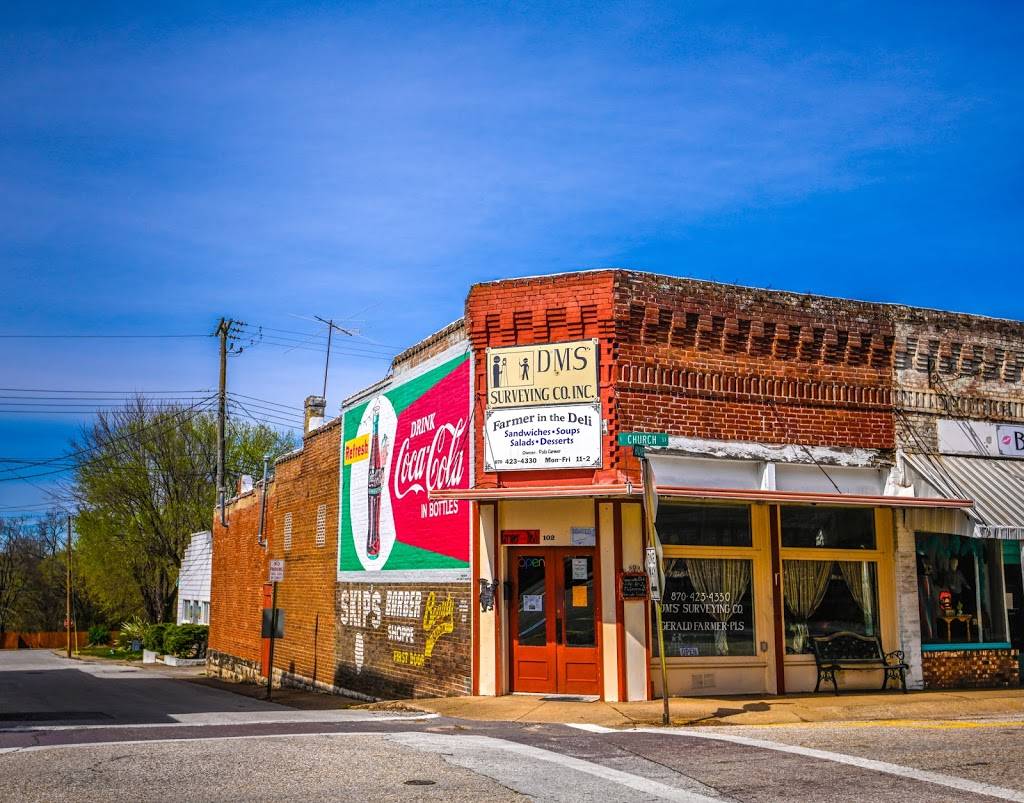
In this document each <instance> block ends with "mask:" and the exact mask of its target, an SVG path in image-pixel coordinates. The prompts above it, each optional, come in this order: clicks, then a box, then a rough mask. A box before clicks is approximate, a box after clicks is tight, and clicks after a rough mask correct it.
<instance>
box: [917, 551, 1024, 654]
mask: <svg viewBox="0 0 1024 803" xmlns="http://www.w3.org/2000/svg"><path fill="white" fill-rule="evenodd" d="M915 545H916V552H917V556H916V557H917V601H918V607H919V610H920V616H921V642H922V643H923V644H950V643H956V644H961V645H962V644H970V643H972V642H973V643H984V644H992V643H1003V642H1006V641H1007V640H1008V639H1007V633H1006V619H1007V616H1006V604H1007V598H1006V594H1005V592H1004V587H1003V586H1004V577H1003V560H1002V557H1003V556H1002V544H1001V543H1000V542H999V541H996V540H994V539H985V538H967V537H964V536H959V535H946V534H941V533H917V534H916V535H915Z"/></svg>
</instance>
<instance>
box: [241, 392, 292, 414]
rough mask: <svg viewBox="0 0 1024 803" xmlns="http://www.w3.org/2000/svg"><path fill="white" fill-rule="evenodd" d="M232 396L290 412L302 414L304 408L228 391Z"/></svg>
mask: <svg viewBox="0 0 1024 803" xmlns="http://www.w3.org/2000/svg"><path fill="white" fill-rule="evenodd" d="M228 394H229V395H231V396H238V397H239V398H241V399H251V400H252V401H258V402H263V403H264V404H271V405H274V406H275V407H285V408H287V409H289V410H298V411H299V412H302V410H303V408H302V407H299V406H298V405H295V404H282V403H281V402H275V401H270V399H261V398H260V397H259V396H246V395H245V394H244V393H235V392H234V391H228Z"/></svg>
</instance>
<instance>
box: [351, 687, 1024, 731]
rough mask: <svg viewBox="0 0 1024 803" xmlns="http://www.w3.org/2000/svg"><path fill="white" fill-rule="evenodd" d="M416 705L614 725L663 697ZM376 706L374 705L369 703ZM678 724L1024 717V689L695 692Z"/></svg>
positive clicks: (680, 705) (448, 700) (643, 721)
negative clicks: (636, 700) (774, 693)
mask: <svg viewBox="0 0 1024 803" xmlns="http://www.w3.org/2000/svg"><path fill="white" fill-rule="evenodd" d="M407 704H408V705H409V707H411V708H418V709H422V710H424V711H431V712H434V713H438V714H441V715H443V716H450V717H459V718H462V719H472V720H493V721H516V722H563V723H588V724H592V725H603V726H605V727H609V728H628V727H632V726H634V725H660V724H661V712H662V703H661V700H652V701H649V702H643V703H606V702H593V703H586V702H571V701H565V700H541V698H540V696H533V695H519V694H513V695H507V696H504V697H442V698H433V699H427V700H409V701H407ZM371 707H372V706H371ZM669 710H670V714H671V718H672V724H673V725H677V726H690V727H693V726H696V725H786V724H798V723H807V722H849V721H876V722H877V721H891V720H903V721H906V720H923V721H927V720H938V719H943V720H945V719H970V718H974V717H977V718H986V719H991V718H993V717H1007V718H1009V719H1014V720H1017V719H1022V718H1024V689H1020V688H1017V689H977V690H975V689H963V690H954V691H926V692H910V693H909V694H903V693H901V692H876V693H866V694H842V695H839V696H838V697H837V696H835V695H833V694H792V695H786V696H784V697H755V696H745V697H689V698H673V699H672V700H671V701H670V709H669Z"/></svg>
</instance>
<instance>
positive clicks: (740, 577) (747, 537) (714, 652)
mask: <svg viewBox="0 0 1024 803" xmlns="http://www.w3.org/2000/svg"><path fill="white" fill-rule="evenodd" d="M657 529H658V535H659V537H660V538H661V542H662V545H663V547H664V553H665V589H664V594H663V597H662V599H663V604H662V627H663V631H664V636H665V655H666V657H668V658H697V657H709V656H713V657H725V656H752V655H755V654H756V650H757V647H756V640H755V626H754V622H755V619H754V597H755V593H754V577H755V571H754V563H755V561H754V557H755V555H754V549H753V537H752V532H751V514H750V507H749V506H746V505H722V506H705V505H687V504H671V503H665V502H662V503H661V504H660V505H659V508H658V520H657ZM652 626H654V623H653V620H652ZM653 646H654V654H655V655H657V654H658V646H657V639H655V640H654V645H653Z"/></svg>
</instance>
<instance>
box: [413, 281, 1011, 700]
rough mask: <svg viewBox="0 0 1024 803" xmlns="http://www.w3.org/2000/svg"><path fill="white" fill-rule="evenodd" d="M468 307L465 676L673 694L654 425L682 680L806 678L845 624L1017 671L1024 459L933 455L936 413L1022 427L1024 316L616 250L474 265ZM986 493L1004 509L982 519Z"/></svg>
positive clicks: (489, 686)
mask: <svg viewBox="0 0 1024 803" xmlns="http://www.w3.org/2000/svg"><path fill="white" fill-rule="evenodd" d="M465 325H466V330H467V332H468V336H469V338H470V342H471V344H472V348H473V359H474V371H473V416H474V424H475V431H476V434H477V439H476V446H477V448H476V449H475V452H474V455H475V459H474V466H473V468H474V477H473V483H472V486H471V487H470V488H468V489H466V490H462V489H449V490H435V491H432V492H431V497H432V498H434V499H459V500H469V501H472V502H473V503H474V506H475V510H474V516H473V549H472V569H473V577H474V583H473V587H472V593H473V605H472V609H473V611H474V612H475V614H476V617H475V619H474V621H473V639H472V642H473V691H474V692H476V693H479V694H485V695H487V694H506V693H510V692H536V693H563V694H579V695H597V696H600V697H602V698H604V699H606V700H643V699H648V698H650V697H652V696H659V695H660V694H661V688H660V683H661V681H660V672H659V671H658V669H657V667H658V657H657V638H656V637H655V636H656V634H654V633H652V627H654V624H653V622H652V616H651V608H650V603H649V602H648V601H647V600H646V599H645V598H644V596H643V594H642V584H643V581H642V579H641V581H640V586H639V589H640V592H641V593H637V591H638V586H637V585H636V582H635V581H636V578H638V577H641V578H642V572H643V568H642V566H643V564H644V545H645V542H644V520H643V519H644V512H643V504H642V488H643V482H642V477H641V468H640V463H639V461H638V459H637V458H636V457H634V455H633V450H632V448H631V447H630V446H624V445H619V436H620V434H624V433H637V432H639V433H652V434H655V435H656V437H654V438H649V439H648V440H649V441H652V442H656V443H658V444H659V445H657V446H649V447H647V456H648V458H649V461H650V466H651V468H652V470H653V477H654V482H655V484H656V492H657V514H656V515H657V521H656V526H657V530H658V533H659V535H660V538H661V541H662V543H663V545H664V559H665V574H666V577H665V588H664V589H663V599H664V621H663V629H664V642H665V650H666V658H667V663H668V667H669V669H668V684H669V693H670V694H673V695H693V694H723V693H769V694H774V693H785V692H803V691H809V690H812V689H813V688H814V686H815V681H816V677H817V673H816V671H815V665H814V661H813V656H812V655H811V653H810V638H811V637H812V636H816V635H824V634H828V633H832V632H836V631H853V632H856V633H859V634H862V635H867V636H877V637H879V639H880V640H881V644H882V647H883V649H884V650H885V651H886V652H889V651H893V650H902V651H904V652H905V653H906V654H907V655H908V657H909V661H910V663H911V672H910V678H909V680H910V684H911V686H912V687H921V686H922V685H923V684H924V683H926V682H927V683H928V685H930V686H934V685H942V684H943V682H945V683H947V685H1000V684H1002V685H1010V684H1012V683H1017V682H1019V671H1018V670H1017V661H1018V655H1019V653H1018V648H1019V646H1020V644H1019V639H1020V636H1021V633H1020V627H1021V624H1020V619H1019V613H1018V612H1017V610H1018V609H1016V608H1014V607H1013V606H1019V605H1020V577H1021V574H1020V558H1019V550H1018V549H1017V543H1018V542H1017V540H1016V539H1019V538H1020V537H1021V532H1022V531H1021V530H1020V527H1021V524H1022V523H1024V509H1022V506H1021V501H1020V500H1021V498H1022V496H1024V478H1022V475H1021V472H1020V469H1021V468H1022V467H1024V463H1021V462H1017V461H1015V460H1014V458H1013V457H1012V456H1007V455H1002V456H997V455H998V452H997V451H996V453H995V454H993V453H992V451H993V449H994V448H995V447H993V448H992V449H990V450H989V453H986V454H981V453H977V452H976V451H971V452H970V456H966V455H965V456H964V457H962V458H960V459H961V461H964V460H966V461H968V465H967V468H962V469H961V471H960V474H961V475H962V476H960V480H959V481H950V480H949V477H948V474H949V472H950V471H951V470H952V469H951V468H950V467H949V466H948V465H947V466H946V467H945V468H938V469H936V468H932V470H931V472H930V473H928V472H922V474H918V473H915V470H916V468H917V467H929V466H931V464H932V463H933V462H934V461H936V460H938V459H939V458H938V448H939V444H938V443H937V442H936V438H935V435H934V432H932V434H931V435H930V436H929V435H927V434H925V435H919V434H918V433H917V430H920V429H921V428H922V427H924V429H925V430H927V429H928V427H931V429H932V430H934V429H935V428H936V427H941V426H943V424H942V421H937V419H940V418H942V419H943V420H945V419H950V420H955V423H954V424H951V425H950V424H948V422H947V424H946V425H945V426H947V427H948V426H953V427H955V428H956V430H957V431H960V429H961V427H960V423H963V422H962V419H963V418H964V417H965V416H969V415H974V414H976V415H978V416H979V420H978V421H974V422H973V424H972V423H971V422H968V425H967V426H968V428H969V426H976V427H980V428H981V429H983V430H984V431H985V432H986V433H988V434H990V435H991V436H992V437H993V438H994V437H995V434H996V430H997V428H998V431H999V432H1000V433H1001V434H1002V433H1003V432H1004V430H1005V432H1006V433H1010V432H1016V431H1020V426H1019V425H1020V423H1021V422H1022V420H1024V417H1022V413H1024V411H1022V410H1021V409H1020V403H1019V401H1016V402H1011V401H1010V399H1011V398H1016V399H1018V400H1019V399H1020V390H1021V367H1022V366H1024V327H1022V326H1021V325H1020V324H1018V323H1013V322H1006V321H1001V322H994V321H991V320H990V319H984V318H978V317H975V316H963V315H960V316H956V315H945V317H943V315H942V314H930V313H928V312H927V311H923V310H912V309H909V308H904V307H897V306H893V305H882V304H871V303H862V302H855V301H846V300H840V299H831V298H822V297H815V296H807V295H798V294H793V293H785V292H777V291H766V290H756V289H750V288H742V287H734V286H726V285H719V284H713V283H708V282H700V281H692V280H687V279H677V278H671V277H665V276H657V275H651V274H644V273H636V272H630V271H622V270H603V271H593V272H585V273H574V274H564V275H558V276H547V277H538V278H530V279H515V280H507V281H497V282H492V283H486V284H479V285H476V286H474V287H473V288H472V289H471V290H470V293H469V297H468V300H467V304H466V317H465ZM929 327H931V329H930V330H929ZM929 331H931V332H932V334H929ZM935 332H938V333H940V334H938V335H936V334H934V333H935ZM936 338H937V340H938V342H933V341H935V340H936ZM577 350H578V351H577ZM908 350H909V351H910V352H911V354H910V356H909V357H908V356H907V353H908ZM922 350H923V351H922ZM929 350H930V351H929ZM931 352H934V356H935V357H936V359H937V360H940V361H941V358H944V359H945V362H944V363H942V365H943V366H944V367H945V369H946V374H945V378H944V379H943V378H942V377H938V379H936V377H934V376H932V373H934V370H937V368H938V363H936V366H932V368H933V372H932V373H929V363H928V362H927V360H926V359H925V356H927V354H928V353H931ZM588 355H589V356H590V358H591V359H592V360H593V362H594V363H596V364H593V365H591V364H588V363H587V362H586V359H585V358H586V357H587V356H588ZM965 355H966V356H965ZM573 357H578V360H577V363H578V364H577V365H573V364H571V359H572V358H573ZM589 376H593V381H594V388H593V393H592V394H591V395H588V392H587V388H586V385H587V380H588V377H589ZM933 380H934V381H933ZM939 381H941V382H942V386H941V388H940V387H937V386H936V383H937V382H939ZM922 382H923V386H922ZM929 383H930V384H929ZM910 385H914V386H915V388H914V390H913V391H911V390H910V388H909V387H908V386H910ZM917 386H920V387H917ZM495 391H498V392H495ZM979 393H980V394H981V398H978V394H979ZM996 399H998V400H999V403H995V400H996ZM951 400H952V401H951ZM968 410H971V411H974V412H973V413H968V412H966V411H968ZM588 411H590V412H592V415H588ZM943 415H944V416H945V418H943ZM908 421H909V422H912V423H906V422H908ZM999 422H1002V423H999ZM989 430H991V432H989ZM915 436H916V437H915ZM1021 437H1024V435H1022V436H1021ZM918 440H920V443H918ZM961 440H962V441H966V442H967V444H968V446H969V447H972V448H973V446H974V445H975V444H974V442H973V441H972V440H970V439H969V438H967V436H963V437H962V438H961ZM915 452H916V453H917V454H916V455H915V454H914V453H915ZM1022 455H1024V450H1022ZM1019 456H1021V455H1018V457H1019ZM945 459H946V462H947V463H949V460H950V459H949V458H945ZM979 472H981V474H983V475H984V476H983V478H982V480H981V481H975V480H972V479H971V478H972V477H973V476H974V475H976V474H978V473H979ZM933 475H934V476H933ZM986 493H987V494H988V497H993V498H995V499H997V500H1001V501H1003V502H1005V503H1004V504H1002V505H1001V506H999V505H994V504H992V503H990V504H989V505H988V508H991V510H989V513H988V514H986V515H988V518H987V519H985V521H987V522H988V525H985V526H988V529H984V526H983V527H982V529H979V528H978V527H976V526H975V525H977V524H978V523H979V521H978V520H979V519H980V518H984V517H979V515H978V512H977V510H976V508H978V507H979V503H978V501H977V500H979V498H980V497H982V496H985V494H986ZM1006 500H1011V501H1006ZM1014 500H1015V501H1014ZM993 511H997V512H993ZM992 516H996V517H997V518H999V519H1000V520H999V521H990V520H989V519H991V517H992ZM992 525H998V526H997V527H996V529H992ZM1015 528H1016V529H1015ZM929 531H931V535H929V534H928V533H929ZM943 533H947V534H949V536H948V537H951V538H955V539H963V541H961V540H956V541H955V542H952V543H950V542H948V541H946V540H943V539H945V538H946V536H943V535H942V534H943ZM965 543H966V545H965ZM956 556H959V557H960V561H959V571H957V564H958V561H957V560H956ZM951 557H953V560H952V561H951V560H950V558H951ZM921 564H924V565H925V567H926V568H925V569H922V570H921V571H924V572H925V574H926V575H927V573H928V572H929V571H930V572H931V575H930V578H926V579H927V582H925V584H924V586H922V584H921V583H922V581H920V580H919V577H918V575H919V573H920V572H919V571H918V566H920V565H921ZM951 567H952V568H951ZM942 584H946V585H951V586H952V587H955V588H956V589H957V591H956V592H955V593H954V597H955V599H954V600H953V605H952V607H951V608H950V607H949V606H948V605H947V603H948V599H947V598H946V597H945V596H943V598H942V601H941V602H940V601H939V594H940V593H941V591H940V587H944V586H942ZM1014 591H1016V594H1014V593H1013V592H1014ZM972 595H973V596H972ZM922 600H923V601H922ZM961 601H962V602H963V603H964V604H962V605H961V604H960V603H961ZM943 606H946V607H943ZM1011 619H1012V621H1011ZM947 627H948V628H950V629H949V632H948V633H947ZM939 631H941V633H940V634H939V636H937V635H936V633H938V632H939ZM922 634H924V635H922ZM940 637H941V640H942V645H938V641H939V638H940ZM947 637H948V638H947ZM940 646H941V647H942V648H943V649H942V650H941V651H940V650H939V647H940ZM946 647H948V648H949V649H945V648H946ZM933 655H941V662H940V660H939V659H936V658H933V657H932V656H933ZM943 673H944V674H943ZM940 675H941V677H940ZM881 678H882V673H881V671H879V672H871V671H860V672H846V673H843V676H842V677H841V679H840V682H841V685H842V687H843V688H877V687H879V686H880V685H881ZM942 678H947V679H948V680H946V681H943V680H942Z"/></svg>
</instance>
